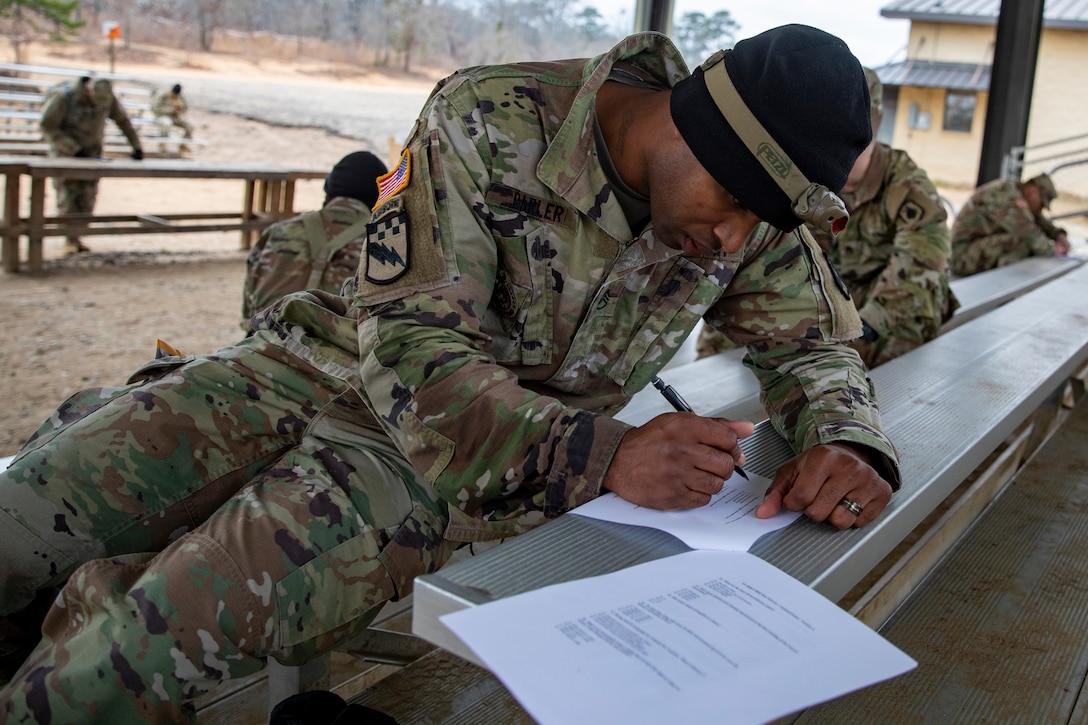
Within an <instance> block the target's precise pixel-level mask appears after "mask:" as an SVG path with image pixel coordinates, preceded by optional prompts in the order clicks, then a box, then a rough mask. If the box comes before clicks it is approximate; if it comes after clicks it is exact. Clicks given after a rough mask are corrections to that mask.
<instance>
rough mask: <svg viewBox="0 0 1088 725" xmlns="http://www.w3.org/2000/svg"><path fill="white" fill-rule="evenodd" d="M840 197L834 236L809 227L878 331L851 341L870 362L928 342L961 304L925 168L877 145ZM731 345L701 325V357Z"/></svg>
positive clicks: (944, 223)
mask: <svg viewBox="0 0 1088 725" xmlns="http://www.w3.org/2000/svg"><path fill="white" fill-rule="evenodd" d="M840 196H841V197H842V199H843V202H844V203H845V204H846V208H847V209H848V210H849V212H850V221H849V222H848V223H847V225H846V228H845V229H844V230H843V231H842V232H840V233H839V234H838V235H837V236H835V237H834V239H832V237H831V235H829V234H827V233H824V232H822V231H820V230H816V229H811V228H810V229H809V231H810V232H811V233H812V234H813V235H814V236H815V237H816V240H817V241H818V242H819V244H820V246H821V247H822V248H824V249H826V250H828V256H829V258H830V260H831V262H832V264H833V265H834V268H835V270H836V271H837V272H838V273H839V275H840V276H841V278H842V280H843V282H844V283H845V284H846V287H847V288H848V289H849V290H850V294H851V297H852V298H853V301H854V304H855V305H856V306H857V308H858V313H859V315H860V316H861V319H862V320H864V321H865V322H867V323H868V324H869V326H870V327H871V328H872V329H873V330H874V331H875V332H876V334H877V335H878V337H877V339H876V340H874V341H869V340H864V339H860V338H859V339H857V340H854V341H853V342H851V343H850V345H851V347H853V348H854V349H855V350H857V351H858V354H859V355H861V358H862V360H863V361H864V362H865V364H866V365H867V366H869V367H874V366H876V365H880V364H882V363H885V362H887V361H889V360H891V359H893V358H896V357H899V356H900V355H902V354H904V353H906V352H909V351H911V350H913V349H914V348H916V347H918V346H919V345H921V344H923V343H925V342H928V341H929V340H932V339H933V338H934V337H936V336H937V334H938V333H939V332H940V327H941V324H942V323H943V322H944V321H945V320H947V319H948V318H949V317H950V316H951V315H952V312H953V311H954V310H955V309H956V307H958V303H957V302H956V301H955V298H954V296H953V294H952V291H951V290H950V289H949V286H948V280H949V271H948V265H949V257H950V254H951V244H950V240H949V232H948V214H947V212H946V211H945V209H944V206H943V205H942V204H941V200H940V196H939V195H938V193H937V189H936V187H935V186H934V185H933V182H932V181H930V179H929V177H928V176H927V175H926V173H925V171H924V170H922V169H920V168H918V166H917V165H916V164H915V163H914V161H913V160H912V159H911V158H910V156H909V155H908V154H907V153H906V152H905V151H901V150H899V149H892V148H891V147H889V146H887V145H885V144H881V143H878V144H876V146H875V147H874V149H873V155H872V159H871V161H870V164H869V168H868V171H867V172H866V175H865V177H864V179H862V182H861V184H860V185H859V186H858V188H857V189H856V190H855V191H853V192H842V193H841V194H840ZM732 347H734V344H733V343H732V342H731V341H730V340H729V339H728V338H726V337H725V336H724V335H722V334H721V333H718V332H717V331H716V330H714V329H713V328H711V327H709V326H704V328H703V330H702V331H701V332H700V336H699V340H698V343H697V347H696V353H697V354H698V355H699V356H700V357H705V356H706V355H713V354H716V353H719V352H723V351H724V350H726V349H730V348H732Z"/></svg>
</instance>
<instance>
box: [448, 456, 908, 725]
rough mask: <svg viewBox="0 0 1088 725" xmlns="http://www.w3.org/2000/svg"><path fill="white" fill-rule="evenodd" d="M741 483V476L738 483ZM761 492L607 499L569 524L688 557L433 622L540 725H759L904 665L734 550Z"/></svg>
mask: <svg viewBox="0 0 1088 725" xmlns="http://www.w3.org/2000/svg"><path fill="white" fill-rule="evenodd" d="M750 475H751V474H750ZM768 484H769V482H768V480H767V479H765V478H761V477H758V476H752V481H745V480H744V479H743V478H739V477H737V476H734V477H733V478H732V479H730V480H729V481H727V482H726V488H725V489H724V490H723V492H722V493H720V494H718V495H717V496H715V497H714V500H712V501H711V503H710V504H708V505H707V506H704V507H702V508H700V509H694V510H690V511H683V512H662V511H654V510H652V509H644V508H641V507H638V506H633V505H632V504H630V503H628V502H626V501H624V500H623V499H620V498H619V497H617V496H615V495H613V494H609V495H608V496H602V497H601V498H599V499H597V500H596V501H593V502H591V503H589V504H586V505H585V506H581V507H579V508H578V509H575V511H574V512H573V513H575V514H579V515H585V516H590V517H593V518H598V519H604V520H608V521H617V522H620V523H628V524H637V525H640V526H653V527H655V528H660V529H663V530H665V531H669V532H670V533H672V534H674V535H675V536H677V537H679V538H680V539H681V540H683V541H684V542H685V543H687V544H688V545H689V546H691V547H693V548H695V549H696V550H695V551H689V552H686V553H683V554H679V555H676V556H670V557H666V558H664V559H658V560H656V561H650V562H647V563H644V564H639V565H637V566H633V567H628V568H626V569H622V570H620V571H617V572H613V573H611V574H605V575H603V576H597V577H589V578H586V579H579V580H575V581H570V582H565V583H562V584H556V585H552V586H548V587H543V588H541V589H537V590H535V591H531V592H526V593H524V594H519V595H516V596H512V597H507V598H504V599H500V600H498V601H495V602H491V603H488V604H484V605H480V606H477V607H470V608H468V609H464V610H461V611H458V612H454V613H452V614H447V615H445V616H443V617H441V621H442V623H443V624H445V625H446V626H447V627H449V629H450V630H451V631H452V632H453V633H454V634H456V635H457V636H458V637H460V638H461V640H462V641H464V642H465V644H466V645H468V646H469V647H470V648H471V649H472V651H473V652H474V653H475V654H476V656H477V657H478V658H479V659H480V661H481V662H483V663H485V664H486V665H487V667H488V668H489V669H490V670H491V672H493V673H494V674H495V676H496V677H498V678H499V679H500V680H501V681H502V682H503V684H504V685H505V686H506V687H507V689H509V690H510V692H511V694H513V696H514V697H515V698H517V700H518V702H520V703H521V705H522V706H523V707H524V708H525V709H526V711H527V712H528V713H529V714H530V715H531V716H532V717H533V718H534V719H535V720H536V721H537V722H539V723H542V724H543V725H552V724H553V723H554V724H555V725H573V724H577V723H587V724H589V723H593V724H594V725H596V724H597V723H602V722H622V723H626V724H628V725H630V724H632V723H635V724H637V723H655V724H656V723H661V722H682V723H690V724H700V723H708V724H709V723H723V722H728V723H730V724H731V725H733V724H744V723H763V722H767V721H770V720H773V719H776V718H780V717H784V716H786V715H789V714H790V713H793V712H797V711H799V710H802V709H804V708H806V707H810V706H812V705H815V704H817V703H820V702H824V701H826V700H830V699H833V698H835V697H839V696H841V695H844V694H846V693H848V692H851V691H853V690H857V689H860V688H862V687H866V686H868V685H871V684H874V683H876V682H880V681H882V680H885V679H888V678H891V677H895V676H897V675H900V674H902V673H904V672H907V671H909V670H911V669H913V668H914V667H916V666H917V663H916V662H915V661H914V660H913V659H911V658H910V657H908V656H907V655H906V654H904V653H903V652H901V651H900V650H899V649H897V648H896V647H894V646H893V645H892V644H890V643H889V642H887V641H886V640H885V639H883V638H882V637H881V636H880V635H878V634H877V633H876V632H874V631H872V630H871V629H869V627H867V626H866V625H865V624H863V623H861V622H859V621H858V620H857V619H855V618H854V617H852V616H851V615H850V614H849V613H847V612H845V611H843V610H842V609H840V608H839V607H838V606H837V605H836V604H834V603H833V602H830V601H829V600H827V599H826V598H825V597H823V596H822V595H820V594H818V593H817V592H815V591H813V590H812V589H810V588H809V587H807V586H805V585H804V584H802V583H800V582H799V581H797V580H796V579H794V578H793V577H791V576H789V575H788V574H786V573H784V572H783V571H781V570H780V569H777V568H776V567H774V566H773V565H772V564H769V563H767V562H765V561H763V560H762V559H760V558H759V557H756V556H754V555H752V554H749V553H748V552H747V549H748V548H749V547H750V546H751V545H752V543H754V542H755V540H756V539H758V538H759V537H760V536H762V535H763V534H766V533H769V532H770V531H774V530H776V529H778V528H781V527H783V526H786V525H788V524H789V523H790V522H792V521H794V520H795V519H796V518H797V516H798V515H797V514H794V513H786V514H780V515H779V516H776V517H774V518H771V519H767V520H759V519H756V518H755V514H754V511H755V509H756V507H757V506H758V505H759V503H760V501H762V499H763V492H764V491H765V490H766V488H767V485H768Z"/></svg>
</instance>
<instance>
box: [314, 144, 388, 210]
mask: <svg viewBox="0 0 1088 725" xmlns="http://www.w3.org/2000/svg"><path fill="white" fill-rule="evenodd" d="M386 171H388V169H386V168H385V164H383V163H382V161H381V159H379V158H378V157H377V156H375V155H374V154H372V153H370V152H369V151H356V152H354V153H350V154H348V155H347V156H345V157H344V158H342V159H340V160H339V161H337V162H336V166H333V167H332V171H330V172H329V175H328V176H327V177H325V202H326V203H328V201H329V199H332V198H333V197H337V196H347V197H350V198H352V199H358V200H359V201H361V202H363V203H364V204H366V205H367V206H374V202H375V201H377V200H378V184H377V178H378V177H379V176H382V175H384V174H385V173H386Z"/></svg>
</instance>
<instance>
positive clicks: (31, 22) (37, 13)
mask: <svg viewBox="0 0 1088 725" xmlns="http://www.w3.org/2000/svg"><path fill="white" fill-rule="evenodd" d="M78 9H79V0H69V1H68V2H65V1H64V0H0V19H2V20H3V21H4V25H7V26H8V29H9V32H8V33H7V35H8V38H9V39H10V40H11V46H12V50H13V51H14V53H15V62H16V63H22V62H23V50H24V47H25V46H26V44H27V43H28V42H29V41H30V40H32V39H33V38H36V37H40V36H46V37H48V38H50V39H53V40H58V39H61V38H63V37H64V36H65V35H66V34H70V33H72V32H73V31H75V30H78V29H79V28H81V27H83V21H82V20H78V19H76V18H73V14H75V13H77V11H78Z"/></svg>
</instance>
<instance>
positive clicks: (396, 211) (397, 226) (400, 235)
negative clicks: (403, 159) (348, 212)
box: [364, 152, 410, 284]
mask: <svg viewBox="0 0 1088 725" xmlns="http://www.w3.org/2000/svg"><path fill="white" fill-rule="evenodd" d="M405 153H407V152H405ZM381 206H382V208H381V209H380V210H379V211H381V216H378V217H376V218H375V219H374V220H373V221H371V222H370V223H369V224H367V225H366V268H365V272H364V276H365V277H366V280H367V281H368V282H372V283H374V284H390V283H392V282H396V281H397V280H398V279H400V278H401V277H402V276H403V275H404V273H405V272H407V271H408V266H409V250H410V246H409V244H408V212H407V211H406V210H405V209H404V206H403V204H401V203H400V199H392V200H390V201H389V202H387V203H385V204H383V205H381Z"/></svg>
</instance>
